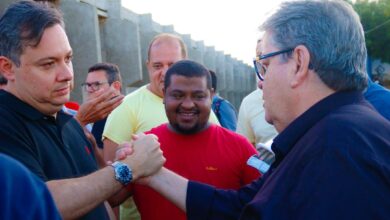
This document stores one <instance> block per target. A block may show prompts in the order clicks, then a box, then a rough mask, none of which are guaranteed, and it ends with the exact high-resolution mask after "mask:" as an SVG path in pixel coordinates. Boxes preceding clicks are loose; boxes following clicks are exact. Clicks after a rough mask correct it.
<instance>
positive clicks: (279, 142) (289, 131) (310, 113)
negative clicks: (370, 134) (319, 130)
mask: <svg viewBox="0 0 390 220" xmlns="http://www.w3.org/2000/svg"><path fill="white" fill-rule="evenodd" d="M361 101H363V95H362V92H358V91H353V92H337V93H334V94H332V95H329V96H328V97H326V98H324V99H322V100H320V101H319V102H318V103H316V104H314V105H313V106H312V107H310V108H309V109H308V110H307V111H305V112H304V113H303V114H302V115H300V116H299V117H298V118H296V119H295V120H294V121H293V122H291V123H290V124H289V125H288V126H287V127H286V129H284V130H283V131H282V132H281V133H280V134H279V135H278V136H277V137H276V138H275V139H274V142H273V144H272V146H271V147H272V150H273V151H274V153H275V156H276V158H275V166H277V165H278V164H279V163H280V161H281V160H283V158H284V157H285V156H286V155H287V154H288V152H289V151H290V150H291V149H292V147H293V146H294V145H295V144H296V142H297V141H298V140H299V139H300V138H301V137H302V136H303V135H304V134H305V133H306V132H307V131H308V130H309V129H310V128H311V127H313V126H314V125H315V124H316V123H317V122H318V121H320V120H321V119H322V118H324V117H325V116H326V115H327V114H328V113H330V112H332V111H333V110H334V109H337V108H339V107H341V106H344V105H349V104H353V103H358V102H361Z"/></svg>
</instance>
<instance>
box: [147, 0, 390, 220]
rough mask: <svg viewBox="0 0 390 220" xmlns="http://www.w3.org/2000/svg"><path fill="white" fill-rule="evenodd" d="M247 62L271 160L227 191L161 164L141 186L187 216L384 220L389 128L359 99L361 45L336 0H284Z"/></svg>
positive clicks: (388, 208) (351, 19)
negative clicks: (269, 136) (267, 128)
mask: <svg viewBox="0 0 390 220" xmlns="http://www.w3.org/2000/svg"><path fill="white" fill-rule="evenodd" d="M261 30H263V31H265V34H264V37H263V39H262V52H263V55H261V56H260V57H259V58H258V60H257V62H256V65H257V75H258V77H259V79H260V81H259V83H258V86H259V87H260V88H262V89H263V92H264V95H263V98H264V108H265V118H266V120H267V121H268V122H269V123H271V124H273V125H274V126H275V128H276V130H277V131H278V132H279V135H278V136H277V137H276V138H275V139H274V142H273V144H272V149H273V151H274V152H275V154H276V159H275V162H274V163H273V164H272V165H271V167H270V169H269V170H268V172H266V173H265V174H264V176H262V178H260V179H258V180H257V181H255V182H253V183H252V184H250V185H247V186H245V187H243V188H241V189H239V190H237V191H234V190H229V191H226V190H218V189H216V188H214V187H211V186H207V185H204V184H200V183H197V182H194V181H188V180H187V179H185V178H183V177H180V176H178V175H177V174H175V173H173V172H171V171H169V170H167V169H165V168H162V169H161V170H160V171H159V172H158V173H156V174H155V175H153V176H151V177H149V178H148V179H147V181H145V182H143V183H144V184H147V185H148V186H150V187H152V188H153V189H154V190H156V191H157V192H160V193H161V194H162V195H163V196H165V197H167V198H168V199H170V200H171V201H172V202H173V203H175V204H176V205H177V206H178V207H180V208H181V209H182V210H184V211H185V212H186V213H187V218H188V219H190V220H192V219H246V220H247V219H388V218H389V216H390V200H389V198H390V188H389V182H390V175H389V170H390V161H389V156H390V139H389V137H390V122H389V121H387V120H386V119H385V118H383V117H382V116H381V115H380V114H379V113H378V112H377V111H375V109H374V108H373V107H372V106H371V105H370V104H369V103H368V102H367V101H365V100H364V98H363V91H364V90H365V88H366V87H367V74H366V69H365V60H366V46H365V40H364V31H363V28H362V25H361V23H360V20H359V16H358V15H357V13H356V12H355V11H354V10H353V9H352V7H351V5H349V4H348V3H347V2H345V1H342V0H329V1H314V0H313V1H289V2H283V3H282V5H281V6H280V8H279V9H278V10H277V11H276V12H275V13H274V14H273V15H272V16H271V17H269V18H268V19H267V20H266V21H265V23H264V24H263V25H262V26H261Z"/></svg>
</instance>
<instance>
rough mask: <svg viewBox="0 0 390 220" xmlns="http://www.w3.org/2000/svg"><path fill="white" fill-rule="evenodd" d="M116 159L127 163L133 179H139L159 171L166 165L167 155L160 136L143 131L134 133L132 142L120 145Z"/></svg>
mask: <svg viewBox="0 0 390 220" xmlns="http://www.w3.org/2000/svg"><path fill="white" fill-rule="evenodd" d="M115 161H120V162H122V163H125V164H126V165H127V166H128V167H129V168H131V170H132V176H133V178H132V180H133V181H137V180H139V179H141V178H143V177H148V176H151V175H153V174H155V173H157V172H158V171H159V170H160V169H161V167H162V166H163V165H164V163H165V157H164V156H163V153H162V151H161V149H160V143H159V142H158V137H157V136H155V135H153V134H148V135H145V134H143V133H141V134H138V135H133V137H132V141H131V142H125V143H123V144H121V145H119V146H118V149H117V151H116V154H115ZM108 164H111V162H108Z"/></svg>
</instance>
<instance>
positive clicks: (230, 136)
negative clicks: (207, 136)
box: [210, 124, 250, 144]
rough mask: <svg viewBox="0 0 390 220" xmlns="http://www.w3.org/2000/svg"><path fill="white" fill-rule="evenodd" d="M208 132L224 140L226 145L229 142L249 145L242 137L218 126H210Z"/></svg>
mask: <svg viewBox="0 0 390 220" xmlns="http://www.w3.org/2000/svg"><path fill="white" fill-rule="evenodd" d="M210 132H212V133H213V135H216V137H222V138H223V139H224V140H226V143H228V142H229V141H235V142H245V143H249V141H248V140H247V139H246V138H245V137H244V136H243V135H241V134H238V133H236V132H234V131H231V130H229V129H226V128H224V127H222V126H219V125H215V124H211V125H210ZM249 144H250V143H249Z"/></svg>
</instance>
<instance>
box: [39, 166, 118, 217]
mask: <svg viewBox="0 0 390 220" xmlns="http://www.w3.org/2000/svg"><path fill="white" fill-rule="evenodd" d="M46 184H47V186H48V188H49V190H50V192H51V194H52V196H53V199H54V201H55V203H56V205H57V208H58V210H59V212H60V214H61V216H62V217H63V218H64V219H76V218H80V217H81V216H83V215H85V214H86V213H88V212H89V211H91V210H92V209H93V208H95V207H96V206H98V205H99V204H101V203H102V202H104V201H105V200H106V199H107V198H109V197H110V196H111V195H113V194H115V193H116V192H118V191H119V190H120V189H122V188H123V185H122V184H121V183H119V182H118V181H116V180H115V178H114V169H113V168H112V167H106V168H103V169H101V170H99V171H97V172H94V173H92V174H90V175H88V176H85V177H80V178H73V179H63V180H52V181H49V182H47V183H46Z"/></svg>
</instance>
